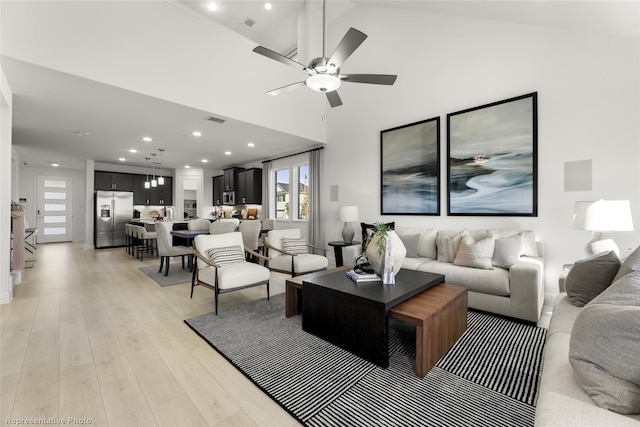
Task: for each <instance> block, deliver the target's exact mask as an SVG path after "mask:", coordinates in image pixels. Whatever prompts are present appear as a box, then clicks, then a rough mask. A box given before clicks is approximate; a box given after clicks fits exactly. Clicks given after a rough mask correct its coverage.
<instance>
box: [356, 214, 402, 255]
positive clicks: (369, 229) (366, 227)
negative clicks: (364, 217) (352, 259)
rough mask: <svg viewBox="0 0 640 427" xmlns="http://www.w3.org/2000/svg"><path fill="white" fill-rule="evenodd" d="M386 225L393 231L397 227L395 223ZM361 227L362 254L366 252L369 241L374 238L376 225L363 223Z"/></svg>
mask: <svg viewBox="0 0 640 427" xmlns="http://www.w3.org/2000/svg"><path fill="white" fill-rule="evenodd" d="M385 225H386V226H387V227H389V228H390V229H391V230H393V229H394V228H395V226H396V223H395V221H394V222H387V223H385ZM360 227H362V252H366V251H367V245H368V244H369V240H370V239H371V236H373V234H374V233H375V232H376V225H375V224H367V223H364V222H361V223H360Z"/></svg>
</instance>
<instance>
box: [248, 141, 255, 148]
mask: <svg viewBox="0 0 640 427" xmlns="http://www.w3.org/2000/svg"><path fill="white" fill-rule="evenodd" d="M255 146H256V144H254V143H253V142H250V143H248V144H247V147H255Z"/></svg>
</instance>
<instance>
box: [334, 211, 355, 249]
mask: <svg viewBox="0 0 640 427" xmlns="http://www.w3.org/2000/svg"><path fill="white" fill-rule="evenodd" d="M338 218H339V219H340V221H343V222H344V227H342V240H343V241H344V243H345V244H348V245H350V244H351V242H353V236H354V234H355V232H354V230H353V226H352V225H351V223H352V222H356V221H360V212H359V211H358V207H357V206H340V210H339V212H338Z"/></svg>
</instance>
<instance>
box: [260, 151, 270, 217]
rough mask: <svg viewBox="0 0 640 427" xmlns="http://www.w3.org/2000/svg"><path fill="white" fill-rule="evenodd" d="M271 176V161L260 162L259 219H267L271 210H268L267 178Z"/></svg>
mask: <svg viewBox="0 0 640 427" xmlns="http://www.w3.org/2000/svg"><path fill="white" fill-rule="evenodd" d="M270 176H271V161H268V162H263V163H262V217H261V218H260V219H262V220H265V219H269V218H270V216H271V212H270V210H269V179H270Z"/></svg>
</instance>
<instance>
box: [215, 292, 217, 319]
mask: <svg viewBox="0 0 640 427" xmlns="http://www.w3.org/2000/svg"><path fill="white" fill-rule="evenodd" d="M215 295H216V316H217V315H218V287H216V290H215Z"/></svg>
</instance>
